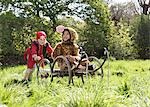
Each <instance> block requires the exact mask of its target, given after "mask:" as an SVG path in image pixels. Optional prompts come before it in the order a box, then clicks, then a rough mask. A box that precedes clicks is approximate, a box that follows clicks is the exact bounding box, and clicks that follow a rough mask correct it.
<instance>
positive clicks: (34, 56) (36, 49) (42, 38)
mask: <svg viewBox="0 0 150 107" xmlns="http://www.w3.org/2000/svg"><path fill="white" fill-rule="evenodd" d="M46 36H47V35H46V33H45V32H43V31H38V32H36V40H34V41H33V42H32V44H31V47H29V48H27V49H26V51H25V53H24V59H26V61H27V70H26V71H25V75H24V78H23V81H28V80H29V79H31V76H32V73H33V71H34V69H35V64H36V63H38V62H39V61H41V60H42V59H43V58H44V54H47V55H49V57H51V53H52V52H53V48H52V47H51V46H50V44H49V43H48V42H47V40H46ZM44 48H45V50H46V51H45V52H44V51H43V50H44Z"/></svg>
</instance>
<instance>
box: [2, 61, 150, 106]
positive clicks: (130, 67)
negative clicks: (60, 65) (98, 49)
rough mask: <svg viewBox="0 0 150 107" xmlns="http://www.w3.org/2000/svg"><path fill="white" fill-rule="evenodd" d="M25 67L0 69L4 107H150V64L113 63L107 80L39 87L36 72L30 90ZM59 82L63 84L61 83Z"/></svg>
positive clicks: (44, 83) (47, 82)
mask: <svg viewBox="0 0 150 107" xmlns="http://www.w3.org/2000/svg"><path fill="white" fill-rule="evenodd" d="M25 68H26V67H25V66H16V67H8V68H4V69H0V107H3V106H6V107H7V106H8V107H150V60H133V61H128V60H127V61H125V60H121V61H111V62H110V68H109V70H110V71H109V72H110V75H109V78H108V62H106V64H105V66H104V78H103V79H101V78H100V77H99V76H94V77H88V78H86V77H85V84H82V82H81V79H80V78H77V77H75V79H74V82H75V85H74V86H73V85H70V86H67V85H68V78H63V79H62V78H54V81H53V82H52V83H50V78H49V79H46V80H42V81H40V84H39V85H38V84H37V81H36V78H35V75H36V74H35V72H34V74H33V80H32V82H31V83H30V84H29V85H28V86H27V85H23V84H17V83H13V80H15V79H18V80H21V79H22V77H23V71H24V70H25ZM58 81H59V82H58Z"/></svg>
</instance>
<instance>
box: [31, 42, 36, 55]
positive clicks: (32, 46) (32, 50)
mask: <svg viewBox="0 0 150 107" xmlns="http://www.w3.org/2000/svg"><path fill="white" fill-rule="evenodd" d="M35 54H36V55H37V46H36V45H35V44H33V43H32V45H31V55H35Z"/></svg>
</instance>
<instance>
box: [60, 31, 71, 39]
mask: <svg viewBox="0 0 150 107" xmlns="http://www.w3.org/2000/svg"><path fill="white" fill-rule="evenodd" d="M69 39H70V34H69V32H68V31H64V34H63V35H62V40H63V41H67V40H69Z"/></svg>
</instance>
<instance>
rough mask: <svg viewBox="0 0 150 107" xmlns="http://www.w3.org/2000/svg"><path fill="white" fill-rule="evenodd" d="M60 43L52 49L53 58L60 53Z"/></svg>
mask: <svg viewBox="0 0 150 107" xmlns="http://www.w3.org/2000/svg"><path fill="white" fill-rule="evenodd" d="M61 54H62V53H61V44H57V45H56V47H55V48H54V51H53V55H52V56H53V58H56V57H57V56H59V55H61Z"/></svg>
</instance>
